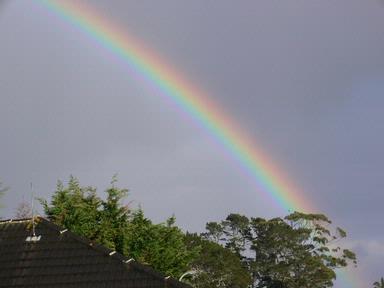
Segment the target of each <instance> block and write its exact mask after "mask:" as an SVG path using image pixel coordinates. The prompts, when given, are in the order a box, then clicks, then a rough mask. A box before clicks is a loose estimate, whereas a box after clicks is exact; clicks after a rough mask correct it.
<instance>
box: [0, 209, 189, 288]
mask: <svg viewBox="0 0 384 288" xmlns="http://www.w3.org/2000/svg"><path fill="white" fill-rule="evenodd" d="M34 218H35V219H37V224H43V225H45V226H46V227H47V228H49V229H52V230H55V231H57V232H58V233H59V234H58V236H61V235H64V236H65V237H70V238H72V239H74V240H76V241H78V242H79V243H81V244H83V245H85V246H87V247H91V248H92V249H93V250H94V251H96V252H98V253H102V254H104V255H105V256H107V257H111V259H114V260H116V261H118V262H119V263H121V264H122V265H123V266H125V267H126V268H127V267H129V266H132V267H134V268H136V269H138V270H141V271H143V272H146V273H148V274H150V275H152V276H153V277H155V278H158V279H159V280H163V281H166V282H170V283H171V284H173V285H176V286H177V287H185V288H187V287H190V286H189V285H187V284H185V283H182V282H180V281H178V280H176V279H174V278H172V277H169V276H165V275H164V274H162V273H160V272H158V271H156V270H154V269H153V268H152V267H150V266H149V265H145V264H142V263H140V262H136V261H132V260H134V259H133V258H129V257H127V256H124V255H123V254H121V253H120V252H117V251H115V250H113V249H110V248H107V247H106V246H104V245H102V244H100V243H97V242H95V241H92V240H90V239H88V238H86V237H84V236H81V235H78V234H76V233H74V232H72V231H70V230H69V229H66V228H64V227H61V226H59V225H57V224H55V223H53V222H51V221H49V220H48V219H46V218H45V217H42V216H39V215H38V216H35V217H34ZM31 220H32V217H31V218H23V219H6V220H1V221H0V224H12V223H14V224H17V223H24V222H28V221H31Z"/></svg>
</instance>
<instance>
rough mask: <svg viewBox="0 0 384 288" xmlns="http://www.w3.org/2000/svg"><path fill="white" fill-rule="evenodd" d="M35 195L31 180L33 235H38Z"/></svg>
mask: <svg viewBox="0 0 384 288" xmlns="http://www.w3.org/2000/svg"><path fill="white" fill-rule="evenodd" d="M34 198H35V197H34V195H33V184H32V182H31V209H32V233H33V234H32V235H33V236H36V232H35V210H34V209H35V207H34V202H35V201H34V200H35V199H34Z"/></svg>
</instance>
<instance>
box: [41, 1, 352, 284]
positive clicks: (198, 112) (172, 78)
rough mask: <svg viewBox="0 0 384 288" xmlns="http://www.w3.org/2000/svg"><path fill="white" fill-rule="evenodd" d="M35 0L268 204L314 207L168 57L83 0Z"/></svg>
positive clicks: (344, 278)
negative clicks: (121, 69)
mask: <svg viewBox="0 0 384 288" xmlns="http://www.w3.org/2000/svg"><path fill="white" fill-rule="evenodd" d="M38 3H41V4H42V5H43V6H44V7H46V8H48V9H49V10H50V11H52V12H54V13H55V14H56V15H58V16H60V17H61V18H63V19H64V20H65V21H67V22H69V23H71V24H72V25H73V26H75V27H77V28H78V29H79V30H81V31H82V32H83V33H84V35H86V36H87V37H89V38H91V39H92V40H93V41H94V42H96V43H97V44H98V45H100V46H102V47H104V48H105V49H106V50H107V51H109V52H110V53H112V54H113V55H114V56H116V57H117V58H118V59H119V60H120V61H122V62H123V63H124V64H126V65H127V66H128V67H129V72H130V73H131V74H132V75H133V76H134V77H138V78H139V79H142V80H144V81H145V83H146V84H147V85H148V86H150V87H152V88H154V89H155V91H156V92H160V94H161V95H162V96H163V97H165V98H166V99H168V100H169V101H171V102H172V103H173V104H175V105H176V106H177V107H179V109H180V110H181V111H182V112H183V113H185V114H186V115H188V117H189V118H190V119H192V120H193V121H194V122H195V123H197V124H198V125H199V126H200V127H201V128H202V129H203V130H205V131H207V133H209V135H211V136H212V137H213V139H214V140H215V141H216V142H218V143H219V144H220V145H221V146H222V147H223V148H224V149H225V150H226V151H227V152H228V153H229V155H230V156H231V158H232V159H233V160H234V161H235V162H236V163H237V164H238V166H239V168H240V169H241V171H243V172H244V173H245V175H246V176H247V177H249V178H250V179H251V180H252V182H253V183H254V185H255V188H256V189H257V193H263V194H262V195H263V196H264V197H267V198H269V199H270V202H271V204H273V205H276V206H277V207H278V208H279V209H282V210H283V211H284V212H285V213H286V212H287V211H303V212H313V211H315V207H314V206H313V205H312V203H310V202H309V201H308V200H307V199H306V198H305V197H304V194H303V193H302V192H301V191H300V190H299V189H298V188H297V187H295V186H294V185H293V184H292V183H291V182H289V181H288V180H287V177H286V176H285V175H284V173H282V171H280V170H278V169H277V167H276V165H275V164H274V161H272V159H271V158H270V157H267V155H266V154H265V153H264V152H263V151H262V149H260V148H259V147H258V146H257V145H256V143H255V142H254V141H252V140H251V139H250V138H249V137H248V136H247V135H246V133H245V132H244V131H242V129H241V127H239V126H238V125H237V124H236V123H235V121H234V120H233V119H231V117H229V116H228V115H227V113H225V111H224V110H223V109H221V108H220V105H218V103H215V102H212V101H211V100H209V96H208V95H207V94H206V93H204V91H202V90H201V89H199V88H198V87H196V86H195V85H192V83H189V82H188V81H187V80H186V77H184V76H183V75H182V73H181V72H180V71H176V70H173V69H172V68H171V65H170V64H169V63H170V62H169V61H165V60H164V58H160V57H159V55H157V54H156V53H155V52H154V51H151V49H149V48H148V47H147V46H145V45H144V44H143V43H141V42H140V41H139V40H138V39H137V38H135V37H133V36H132V35H130V34H128V33H127V31H126V30H124V31H122V30H121V29H120V28H119V27H117V26H116V25H114V24H113V23H111V22H109V21H108V20H107V19H106V18H103V17H102V16H101V15H100V14H98V13H97V12H96V11H95V10H93V9H92V8H91V7H90V6H86V5H85V4H84V2H83V1H76V2H72V1H51V0H38ZM155 94H156V95H159V93H155ZM338 276H339V277H338V278H339V279H340V280H341V282H342V286H343V287H357V286H356V285H359V284H357V282H358V281H357V280H356V277H354V276H353V274H352V273H348V272H344V271H340V272H339V273H338Z"/></svg>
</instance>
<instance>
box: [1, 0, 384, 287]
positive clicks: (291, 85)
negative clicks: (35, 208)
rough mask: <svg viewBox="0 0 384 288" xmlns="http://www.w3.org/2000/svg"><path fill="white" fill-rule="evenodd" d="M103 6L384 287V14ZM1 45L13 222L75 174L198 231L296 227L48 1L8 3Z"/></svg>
mask: <svg viewBox="0 0 384 288" xmlns="http://www.w3.org/2000/svg"><path fill="white" fill-rule="evenodd" d="M0 3H1V2H0ZM89 5H92V6H94V7H96V9H98V10H99V11H101V13H102V14H103V15H104V16H106V17H107V18H110V19H113V21H115V23H117V24H118V25H119V26H121V27H123V30H126V31H130V33H131V34H133V35H134V36H135V37H137V38H139V39H141V40H142V41H143V42H144V43H146V44H147V45H148V46H149V47H150V48H151V49H152V50H154V51H156V52H157V53H158V54H159V55H162V56H164V57H165V58H166V59H169V60H170V65H173V66H174V67H175V68H176V69H177V70H180V71H182V72H183V73H185V75H187V78H188V79H189V80H190V81H191V82H192V83H195V85H196V86H198V87H201V88H203V89H204V90H205V91H207V93H208V94H209V95H210V97H211V98H212V100H214V101H216V102H217V103H218V104H220V105H221V106H222V107H224V109H225V110H226V111H227V113H228V115H231V117H232V118H233V119H234V120H235V121H236V122H238V123H239V124H240V125H241V126H242V127H244V129H245V130H246V131H247V133H248V134H249V135H250V136H251V137H252V138H253V139H255V142H257V143H259V144H260V145H261V146H262V147H263V150H264V151H266V152H267V154H269V155H271V157H272V158H273V159H275V160H276V163H278V164H279V167H280V168H281V169H282V170H283V171H285V172H286V173H287V174H288V175H289V177H290V179H292V180H293V181H294V182H295V183H297V184H298V186H300V187H302V189H303V190H304V191H305V193H306V195H307V197H308V199H310V200H312V201H313V202H314V203H315V206H316V207H318V208H319V210H320V211H321V212H324V213H326V214H327V215H329V216H330V217H331V218H332V219H333V220H334V222H335V223H336V224H337V225H340V226H342V227H344V228H345V229H346V230H347V231H348V232H349V235H350V237H349V239H350V245H352V246H353V247H355V248H356V249H357V250H358V252H359V255H360V260H361V265H360V268H359V269H358V271H359V273H361V276H360V277H361V278H362V279H363V280H364V281H366V285H367V286H368V285H369V284H371V283H372V282H373V281H375V280H377V279H378V278H379V277H380V276H383V273H384V271H383V270H381V269H382V268H381V267H382V266H380V265H378V264H379V263H383V262H384V261H383V257H384V233H383V224H382V218H383V217H384V213H383V209H382V207H381V206H382V203H383V201H384V196H383V195H384V194H383V190H384V171H383V168H382V163H383V161H384V155H383V153H382V147H384V133H383V132H384V128H383V127H384V126H383V124H382V123H383V121H384V113H383V107H384V106H383V105H384V97H383V96H382V95H383V92H384V57H383V55H382V54H383V51H384V29H383V28H382V27H384V17H383V14H384V5H383V3H382V2H380V1H378V0H366V1H360V0H339V1H330V0H324V1H270V0H264V1H241V2H234V1H220V2H219V1H209V2H208V1H129V2H128V1H89ZM0 44H1V45H0V93H1V94H0V135H1V150H0V162H1V163H2V165H1V166H0V178H1V179H2V181H3V182H5V184H6V185H8V186H10V187H11V190H10V191H9V192H8V194H7V195H6V197H5V198H4V199H5V203H6V207H5V208H3V209H2V210H1V213H0V215H2V216H3V217H11V216H12V215H13V214H14V209H15V207H16V206H17V203H18V202H20V201H21V199H22V197H23V195H24V197H29V183H30V182H31V181H32V182H33V183H34V186H35V187H36V190H37V193H38V194H39V196H42V197H46V198H48V197H49V196H50V195H51V193H52V192H53V191H54V189H55V184H56V181H57V180H58V179H62V180H67V179H68V176H69V175H70V174H73V175H75V176H77V177H78V178H79V179H80V181H81V183H82V184H84V185H94V186H97V187H99V189H100V191H102V190H103V188H104V187H106V185H107V184H108V183H109V181H110V179H111V177H112V175H113V174H115V173H119V179H120V185H121V186H124V187H128V188H129V189H130V191H131V192H130V193H131V194H130V199H129V200H133V201H134V205H139V204H140V205H142V206H143V208H144V210H145V212H146V213H147V214H148V215H149V216H150V217H151V218H153V219H154V220H155V221H162V220H164V219H165V218H166V217H167V216H169V215H171V214H172V213H175V214H176V217H177V219H178V224H179V225H181V226H182V227H184V228H186V229H189V230H193V231H199V230H202V229H203V228H204V224H205V222H207V221H210V220H219V219H222V218H223V217H225V216H226V215H227V214H228V213H229V212H241V213H245V214H247V215H250V216H265V217H271V216H283V215H276V213H279V212H277V211H275V210H273V209H270V207H268V206H267V205H265V204H266V202H264V201H265V200H264V199H263V196H262V195H261V194H258V193H257V192H255V191H254V190H253V188H252V187H253V186H252V185H250V183H249V179H246V178H245V177H244V176H243V175H242V173H241V172H240V171H239V170H238V169H237V167H236V165H234V163H233V162H232V161H231V160H228V159H227V158H226V155H225V154H224V153H223V152H222V151H221V150H220V149H217V147H216V146H215V145H214V144H213V142H212V141H211V139H210V137H209V135H207V134H206V133H205V132H204V131H202V130H200V129H198V128H196V127H195V126H194V125H193V124H192V123H191V121H190V120H189V119H188V117H184V116H183V115H182V114H180V113H179V112H178V111H176V110H175V108H174V107H172V105H169V103H168V102H166V101H163V100H162V99H161V98H160V97H158V96H157V95H154V93H153V92H152V91H151V90H150V89H148V88H146V87H143V86H142V85H141V83H140V82H138V81H136V80H135V79H133V78H132V77H131V76H130V75H129V73H127V69H126V67H125V66H124V65H122V64H121V63H120V62H119V61H118V60H116V59H115V58H113V57H112V56H111V55H110V54H108V53H106V52H105V51H104V50H103V49H102V48H101V47H99V46H97V45H95V44H94V43H93V42H92V41H90V40H89V39H88V38H86V37H84V36H83V35H82V34H81V33H80V32H79V31H78V30H76V29H75V28H73V27H71V26H70V25H69V24H68V23H65V22H63V21H62V20H61V19H59V18H58V17H56V16H55V15H53V14H51V13H49V12H48V11H47V10H45V9H44V8H42V7H41V6H39V5H38V4H36V3H35V2H33V1H7V2H5V5H2V4H0ZM280 213H281V212H280ZM336 287H339V288H341V287H343V286H341V284H338V286H336Z"/></svg>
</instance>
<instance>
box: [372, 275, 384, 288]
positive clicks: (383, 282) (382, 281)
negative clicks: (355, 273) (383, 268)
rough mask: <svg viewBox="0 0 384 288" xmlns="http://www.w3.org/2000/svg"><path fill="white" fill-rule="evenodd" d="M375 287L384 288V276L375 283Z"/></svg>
mask: <svg viewBox="0 0 384 288" xmlns="http://www.w3.org/2000/svg"><path fill="white" fill-rule="evenodd" d="M373 288H384V278H383V277H381V279H380V281H376V282H375V283H373Z"/></svg>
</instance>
